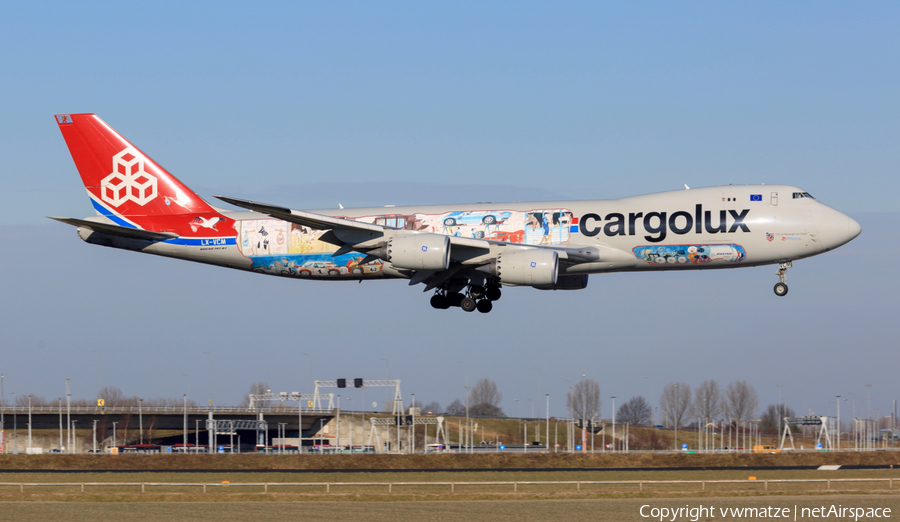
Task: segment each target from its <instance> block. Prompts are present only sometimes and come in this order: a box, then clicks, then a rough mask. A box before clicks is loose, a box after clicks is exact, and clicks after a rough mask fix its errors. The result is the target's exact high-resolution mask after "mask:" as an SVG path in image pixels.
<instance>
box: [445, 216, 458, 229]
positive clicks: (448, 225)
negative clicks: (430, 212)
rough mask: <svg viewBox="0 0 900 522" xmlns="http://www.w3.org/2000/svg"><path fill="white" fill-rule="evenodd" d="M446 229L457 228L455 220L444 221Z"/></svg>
mask: <svg viewBox="0 0 900 522" xmlns="http://www.w3.org/2000/svg"><path fill="white" fill-rule="evenodd" d="M444 226H445V227H454V226H456V220H455V219H453V218H447V219H445V220H444Z"/></svg>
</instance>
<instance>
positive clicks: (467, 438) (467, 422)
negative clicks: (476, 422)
mask: <svg viewBox="0 0 900 522" xmlns="http://www.w3.org/2000/svg"><path fill="white" fill-rule="evenodd" d="M459 364H461V365H463V368H465V369H466V432H465V433H466V453H468V452H469V449H470V447H469V365H468V364H466V363H464V362H462V361H459Z"/></svg>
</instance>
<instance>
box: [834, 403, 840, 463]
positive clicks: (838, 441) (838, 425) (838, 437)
mask: <svg viewBox="0 0 900 522" xmlns="http://www.w3.org/2000/svg"><path fill="white" fill-rule="evenodd" d="M835 397H837V447H838V450H839V451H840V449H841V396H840V395H835Z"/></svg>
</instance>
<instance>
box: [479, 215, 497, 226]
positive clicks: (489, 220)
mask: <svg viewBox="0 0 900 522" xmlns="http://www.w3.org/2000/svg"><path fill="white" fill-rule="evenodd" d="M481 222H482V223H484V224H485V225H493V224H494V223H496V222H497V218H495V217H494V216H484V219H482V220H481Z"/></svg>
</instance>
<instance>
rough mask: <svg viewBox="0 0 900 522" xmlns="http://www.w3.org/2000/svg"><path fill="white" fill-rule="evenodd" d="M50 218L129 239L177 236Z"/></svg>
mask: <svg viewBox="0 0 900 522" xmlns="http://www.w3.org/2000/svg"><path fill="white" fill-rule="evenodd" d="M47 217H49V218H50V219H55V220H56V221H61V222H63V223H66V224H69V225H72V226H73V227H79V228H88V229H91V230H93V231H94V232H102V233H104V234H109V235H112V236H119V237H127V238H129V239H145V240H148V241H165V240H166V239H174V238H176V237H178V234H173V233H171V232H153V231H151V230H144V229H141V228H128V227H120V226H119V225H113V224H110V223H99V222H97V221H88V220H86V219H75V218H64V217H53V216H47Z"/></svg>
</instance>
